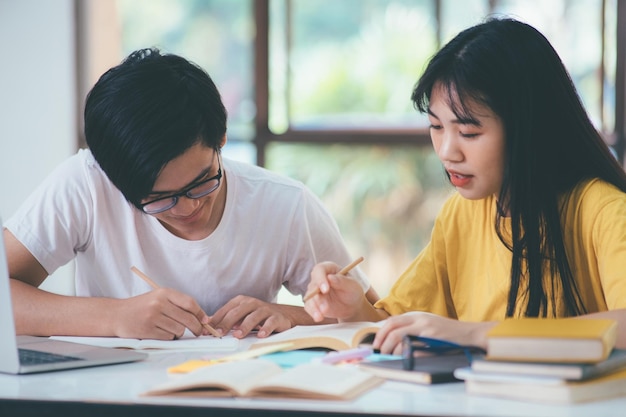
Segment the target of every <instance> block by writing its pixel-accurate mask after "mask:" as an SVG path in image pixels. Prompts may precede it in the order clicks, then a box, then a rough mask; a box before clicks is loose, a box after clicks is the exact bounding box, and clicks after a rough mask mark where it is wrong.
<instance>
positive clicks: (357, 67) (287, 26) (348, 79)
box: [270, 0, 436, 133]
mask: <svg viewBox="0 0 626 417" xmlns="http://www.w3.org/2000/svg"><path fill="white" fill-rule="evenodd" d="M270 4H271V10H270V13H271V16H270V21H271V23H272V24H271V29H270V31H271V32H270V128H271V130H272V131H274V132H276V133H282V132H284V131H285V130H286V129H288V128H291V129H322V128H325V129H341V128H351V129H363V128H377V127H381V126H384V127H406V126H420V125H421V126H422V127H423V126H424V125H425V118H423V117H420V116H419V115H417V114H416V112H415V111H414V109H413V107H412V103H411V100H410V95H411V88H412V86H413V85H414V83H415V81H416V80H417V78H418V76H419V73H420V71H421V70H422V67H423V65H424V63H425V62H426V60H427V59H428V58H429V57H430V56H431V55H432V54H433V52H434V51H435V49H436V30H435V28H436V26H435V21H434V19H433V18H432V17H433V13H434V12H433V2H432V1H430V0H423V1H419V0H418V1H416V0H341V1H337V0H315V1H310V0H291V1H284V0H274V1H271V3H270Z"/></svg>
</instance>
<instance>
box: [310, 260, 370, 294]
mask: <svg viewBox="0 0 626 417" xmlns="http://www.w3.org/2000/svg"><path fill="white" fill-rule="evenodd" d="M363 259H364V258H363V257H362V256H360V257H358V258H357V259H355V260H354V261H352V263H351V264H350V265H346V266H345V267H343V268H342V269H341V270H340V271H339V272H337V275H346V274H347V273H348V272H350V271H351V270H352V268H354V267H355V266H357V265H358V264H360V263H361V262H363ZM319 293H320V290H319V288H318V289H316V290H315V291H313V292H312V293H309V294H307V295H305V296H304V302H305V303H306V302H307V301H308V300H310V299H311V298H313V297H315V296H316V295H317V294H319Z"/></svg>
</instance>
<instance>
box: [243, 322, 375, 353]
mask: <svg viewBox="0 0 626 417" xmlns="http://www.w3.org/2000/svg"><path fill="white" fill-rule="evenodd" d="M382 324H383V322H382V321H380V322H365V321H361V322H352V323H336V324H319V325H311V326H295V327H292V328H291V329H289V330H285V331H284V332H281V333H275V334H273V335H271V336H269V337H266V338H265V339H260V341H259V342H256V343H254V344H253V345H252V346H250V348H251V349H254V348H259V347H262V346H268V345H272V344H275V343H285V342H288V343H292V344H293V346H292V347H291V348H290V349H286V350H297V349H315V348H318V349H328V350H345V349H351V348H355V347H358V346H359V345H362V344H371V343H372V341H373V340H374V335H375V334H376V332H377V331H378V329H379V328H380V326H382Z"/></svg>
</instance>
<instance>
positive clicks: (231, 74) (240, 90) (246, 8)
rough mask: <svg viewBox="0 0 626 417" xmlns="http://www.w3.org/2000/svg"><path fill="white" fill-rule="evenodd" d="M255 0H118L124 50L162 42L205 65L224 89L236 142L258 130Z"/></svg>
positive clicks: (230, 130)
mask: <svg viewBox="0 0 626 417" xmlns="http://www.w3.org/2000/svg"><path fill="white" fill-rule="evenodd" d="M251 2H252V0H237V1H232V0H117V5H118V13H119V16H120V22H121V32H122V52H123V55H124V56H126V55H127V54H129V53H130V52H132V51H133V50H135V49H140V48H145V47H150V46H157V47H159V48H161V49H162V50H163V51H165V52H171V53H175V54H178V55H182V56H184V57H185V58H188V59H190V60H192V61H194V62H195V63H197V64H198V65H200V66H201V67H202V68H204V69H205V70H206V71H207V72H208V73H209V74H210V75H211V77H212V78H213V81H214V82H215V84H216V85H217V87H218V88H219V90H220V92H221V93H222V99H223V100H224V105H225V106H226V109H227V110H228V119H229V121H228V137H229V140H230V141H238V140H251V139H252V136H253V134H254V131H253V127H254V124H253V118H254V114H255V107H254V100H253V97H254V96H253V94H254V92H253V81H252V80H253V71H254V62H253V56H254V55H253V41H254V19H253V9H252V3H251ZM240 146H244V147H247V148H250V149H252V145H248V146H246V145H240ZM227 148H228V147H227ZM225 149H226V148H225ZM244 152H246V153H250V152H249V150H246V151H244Z"/></svg>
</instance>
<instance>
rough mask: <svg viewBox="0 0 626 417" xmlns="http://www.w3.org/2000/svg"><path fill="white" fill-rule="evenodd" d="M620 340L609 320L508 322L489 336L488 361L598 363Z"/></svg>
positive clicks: (574, 319) (510, 320)
mask: <svg viewBox="0 0 626 417" xmlns="http://www.w3.org/2000/svg"><path fill="white" fill-rule="evenodd" d="M616 340H617V322H616V321H615V320H608V319H577V318H565V319H540V318H522V319H507V320H504V321H502V322H500V323H499V324H497V325H496V326H495V327H493V328H492V329H491V330H490V331H489V332H488V333H487V360H509V361H529V362H530V361H533V362H580V363H595V362H599V361H602V360H605V359H606V358H607V357H608V356H609V354H610V353H611V351H612V350H613V348H614V347H615V342H616Z"/></svg>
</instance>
